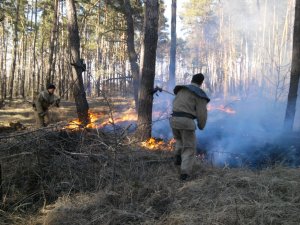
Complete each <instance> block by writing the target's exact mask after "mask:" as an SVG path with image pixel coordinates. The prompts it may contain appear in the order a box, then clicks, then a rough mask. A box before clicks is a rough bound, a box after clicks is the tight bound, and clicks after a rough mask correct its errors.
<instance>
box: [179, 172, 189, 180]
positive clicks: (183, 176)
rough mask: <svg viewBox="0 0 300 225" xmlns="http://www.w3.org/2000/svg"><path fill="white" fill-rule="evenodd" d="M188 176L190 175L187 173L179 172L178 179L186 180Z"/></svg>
mask: <svg viewBox="0 0 300 225" xmlns="http://www.w3.org/2000/svg"><path fill="white" fill-rule="evenodd" d="M189 178H190V175H188V174H185V173H184V174H180V180H182V181H186V180H188V179H189Z"/></svg>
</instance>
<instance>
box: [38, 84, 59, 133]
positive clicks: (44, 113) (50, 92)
mask: <svg viewBox="0 0 300 225" xmlns="http://www.w3.org/2000/svg"><path fill="white" fill-rule="evenodd" d="M54 91H55V86H54V85H53V84H49V85H48V86H47V90H45V91H41V92H40V93H39V94H38V95H37V97H36V98H35V99H34V110H35V117H36V124H37V127H39V128H41V127H46V126H47V125H48V124H49V122H50V118H49V107H50V106H51V105H55V106H56V107H59V102H60V98H59V97H57V96H56V95H54Z"/></svg>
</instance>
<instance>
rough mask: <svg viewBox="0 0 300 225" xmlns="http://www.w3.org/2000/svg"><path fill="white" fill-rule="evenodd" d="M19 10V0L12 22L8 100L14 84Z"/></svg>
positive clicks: (11, 94) (11, 95)
mask: <svg viewBox="0 0 300 225" xmlns="http://www.w3.org/2000/svg"><path fill="white" fill-rule="evenodd" d="M19 9H20V0H18V1H17V6H16V19H15V21H14V45H13V52H12V62H11V69H10V77H9V98H10V99H12V97H13V90H14V82H15V71H16V61H17V50H18V24H19Z"/></svg>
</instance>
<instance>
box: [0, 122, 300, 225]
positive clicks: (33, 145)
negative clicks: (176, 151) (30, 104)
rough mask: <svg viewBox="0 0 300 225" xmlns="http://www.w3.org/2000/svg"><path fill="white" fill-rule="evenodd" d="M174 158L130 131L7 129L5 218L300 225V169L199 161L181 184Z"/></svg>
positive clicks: (1, 218) (0, 219)
mask: <svg viewBox="0 0 300 225" xmlns="http://www.w3.org/2000/svg"><path fill="white" fill-rule="evenodd" d="M171 156H172V153H170V152H168V151H149V150H146V149H142V148H141V147H140V145H138V143H136V142H135V140H134V138H131V137H130V136H129V135H128V134H127V133H126V130H121V131H114V132H113V133H103V132H101V131H99V130H80V131H68V130H65V129H61V128H60V127H53V128H49V129H41V130H38V131H34V132H28V131H22V132H21V133H18V134H14V135H12V134H10V136H8V137H6V138H1V139H0V158H1V166H2V186H1V187H2V193H1V194H2V198H3V201H2V205H1V211H0V224H3V225H6V224H49V225H62V224H69V225H81V224H82V225H87V224H90V225H92V224H97V225H98V224H111V225H117V224H164V225H165V224H166V225H171V224H172V225H175V224H180V225H181V224H189V225H193V224H216V225H219V224H228V225H232V224H287V225H292V224H293V225H296V224H299V221H300V214H299V212H300V169H299V168H286V167H281V166H272V167H269V168H265V169H263V170H248V169H241V168H239V169H228V168H226V169H224V168H213V167H212V166H211V165H209V164H206V163H203V162H201V161H199V162H198V161H197V165H196V167H195V175H194V176H193V179H192V180H190V181H187V182H183V181H180V180H179V179H178V171H177V168H176V167H175V166H174V165H173V163H172V159H171Z"/></svg>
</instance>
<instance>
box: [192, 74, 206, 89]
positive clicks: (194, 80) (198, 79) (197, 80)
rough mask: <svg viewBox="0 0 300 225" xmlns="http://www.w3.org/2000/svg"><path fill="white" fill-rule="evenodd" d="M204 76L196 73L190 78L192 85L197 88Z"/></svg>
mask: <svg viewBox="0 0 300 225" xmlns="http://www.w3.org/2000/svg"><path fill="white" fill-rule="evenodd" d="M203 81H204V76H203V74H202V73H197V74H195V75H194V76H193V78H192V83H195V84H198V85H199V86H200V85H201V84H202V83H203Z"/></svg>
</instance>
